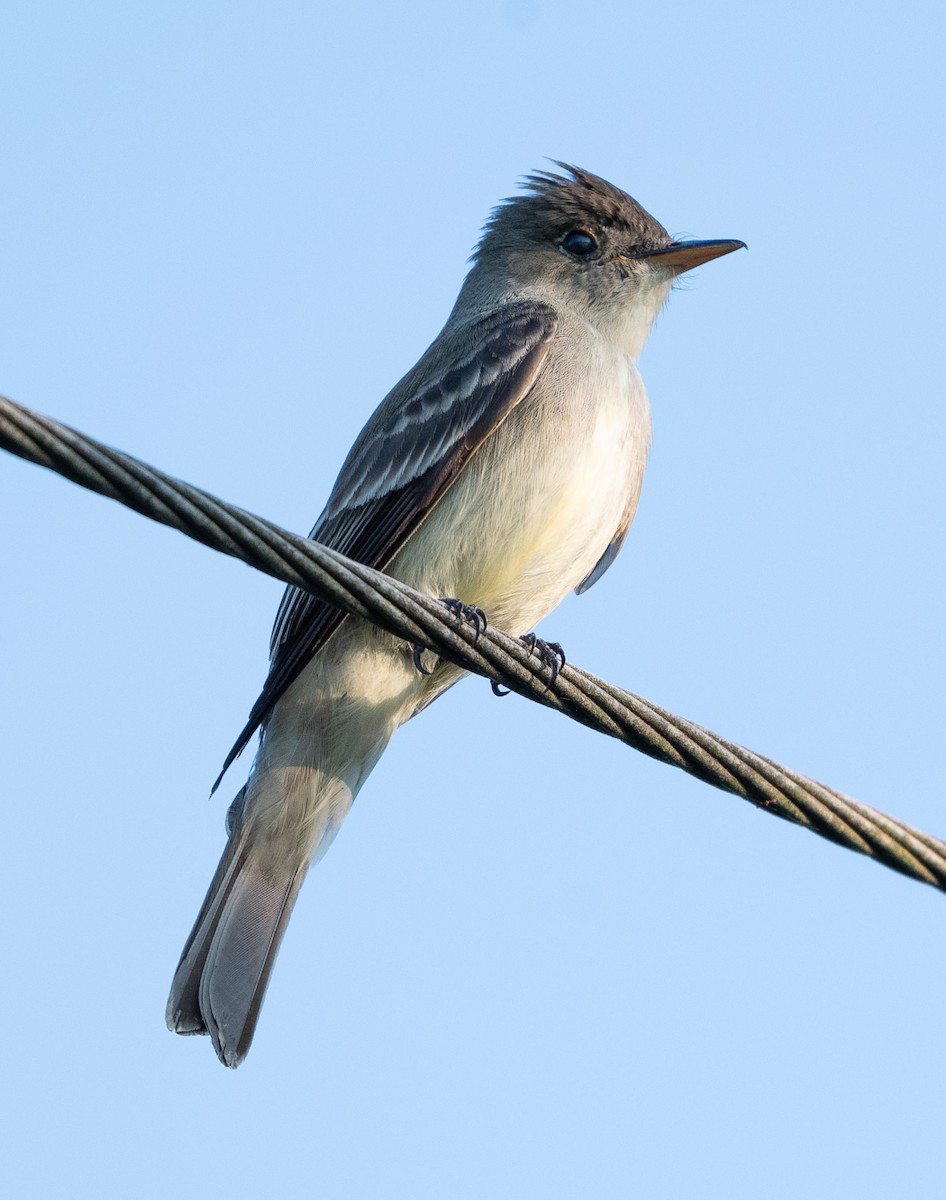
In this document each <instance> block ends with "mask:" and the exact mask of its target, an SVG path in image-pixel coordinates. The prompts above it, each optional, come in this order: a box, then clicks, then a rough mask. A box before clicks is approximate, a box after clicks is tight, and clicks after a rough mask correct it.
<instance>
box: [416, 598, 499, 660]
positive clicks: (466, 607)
mask: <svg viewBox="0 0 946 1200" xmlns="http://www.w3.org/2000/svg"><path fill="white" fill-rule="evenodd" d="M440 602H441V604H443V605H444V606H445V607H446V609H447V611H448V612H449V613H451V614H452V615H453V617H454V618H455V619H456V624H457V628H459V627H460V626H461V625H462V624H464V622H465V623H467V624H469V625H472V626H473V641H474V642H475V641H476V639H477V638H478V637H479V636H480V634H481V633H482V632H483V630H484V629H485V628H486V627H487V625H489V621H488V620H487V618H486V613H485V612H483V610H482V609H481V608H480V607H478V605H476V604H464V603H463V601H462V600H457V599H456V598H455V597H453V596H441V598H440ZM426 649H427V647H426V646H424V645H422V644H421V643H420V642H416V643H415V644H414V653H413V661H414V666H415V667H416V668H417V670H418V671H420V673H421V675H431V674H433V672H432V671H428V670H427V668H426V667H425V666H424V662H423V658H422V655H423V653H424V651H425V650H426Z"/></svg>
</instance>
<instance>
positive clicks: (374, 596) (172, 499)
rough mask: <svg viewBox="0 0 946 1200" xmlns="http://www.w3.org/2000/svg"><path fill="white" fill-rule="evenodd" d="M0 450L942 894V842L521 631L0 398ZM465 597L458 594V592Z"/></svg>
mask: <svg viewBox="0 0 946 1200" xmlns="http://www.w3.org/2000/svg"><path fill="white" fill-rule="evenodd" d="M0 447H2V448H3V449H5V450H8V451H9V452H10V453H11V454H15V455H18V456H19V457H21V458H25V459H27V460H29V461H30V462H34V463H37V464H38V465H40V466H44V467H48V468H49V469H50V470H52V471H56V472H57V473H58V474H60V475H63V476H65V477H66V478H67V479H70V480H72V481H73V482H74V483H78V484H80V485H81V486H82V487H86V488H89V489H91V490H92V491H95V492H100V493H101V494H102V495H103V496H108V497H109V498H110V499H113V500H117V501H119V502H120V503H121V504H124V505H127V506H128V507H129V508H133V509H134V510H135V511H136V512H139V513H141V514H142V515H143V516H146V517H150V518H151V519H152V520H154V521H159V522H160V523H162V524H164V525H169V526H170V527H171V528H173V529H178V530H180V531H181V532H182V533H185V534H187V536H188V537H192V538H194V539H195V540H196V541H199V542H202V543H203V544H204V545H206V546H210V547H212V548H213V549H215V550H219V551H221V552H222V553H224V554H229V555H231V556H233V557H234V558H238V559H241V560H242V561H243V562H245V563H247V564H249V565H250V566H251V567H255V568H256V569H257V570H259V571H263V572H265V573H266V574H268V575H272V576H274V577H275V578H277V579H281V580H283V581H284V582H285V583H291V584H295V585H296V586H297V587H301V588H303V589H305V590H306V591H308V592H311V593H313V595H316V596H319V597H321V598H323V599H325V600H328V601H330V602H331V603H332V604H335V605H338V607H340V608H343V609H345V610H346V611H347V612H350V613H355V614H357V615H358V616H361V617H365V618H366V619H368V620H370V621H373V622H374V623H375V624H376V625H378V626H380V627H381V628H382V629H385V630H387V631H388V632H389V633H393V634H395V635H397V636H398V637H401V638H403V639H405V640H406V641H407V642H410V643H415V644H416V643H420V644H422V645H424V646H426V647H428V648H429V649H430V650H431V651H433V652H434V653H435V654H438V655H440V656H441V657H443V658H446V659H449V660H450V661H451V662H453V663H456V664H457V665H458V666H461V667H463V668H465V669H466V670H468V671H471V672H473V673H475V674H477V675H482V676H485V677H486V678H488V679H492V680H496V681H498V682H499V683H501V684H503V685H504V686H505V687H507V688H510V689H511V690H512V691H515V692H518V693H519V694H520V695H522V696H526V697H528V698H529V699H531V700H536V701H538V702H539V703H540V704H544V705H546V706H547V707H549V708H554V709H557V710H558V711H559V712H562V713H564V714H565V715H566V716H569V717H571V718H573V719H574V720H576V721H580V722H581V723H582V724H583V725H587V726H588V727H589V728H591V729H596V730H598V731H599V732H600V733H606V734H608V735H609V736H611V737H615V738H619V739H620V740H621V741H622V742H624V743H625V744H626V745H628V746H631V747H633V748H634V749H635V750H639V751H641V752H642V753H644V754H647V755H649V756H650V757H651V758H656V759H659V760H660V761H661V762H666V763H670V764H672V765H673V766H676V767H680V768H681V769H682V770H684V771H687V772H688V773H689V774H691V775H694V776H696V778H698V779H701V780H703V781H704V782H705V783H710V784H712V785H713V786H714V787H718V788H721V789H722V790H724V791H727V792H732V793H734V794H735V795H737V796H741V797H743V798H744V799H746V800H749V801H750V802H751V803H753V804H755V805H757V806H758V807H759V808H762V809H764V810H765V811H766V812H770V813H774V814H776V815H777V816H780V817H783V818H785V819H786V820H789V821H793V822H795V823H796V824H799V825H804V826H806V827H807V828H809V829H811V830H813V831H814V832H815V833H818V834H820V835H821V836H822V837H826V838H829V839H830V840H831V841H833V842H837V843H838V844H839V845H842V846H847V847H848V848H849V849H851V850H856V851H858V852H860V853H861V854H867V855H869V856H870V857H872V858H874V859H876V860H877V861H878V862H881V863H884V864H885V865H886V866H888V867H892V868H893V869H894V870H896V871H900V872H902V873H903V874H905V875H909V876H912V877H913V878H914V879H919V880H921V881H922V882H924V883H929V884H931V885H933V886H934V887H937V888H940V889H941V890H944V891H946V843H944V842H942V841H940V840H939V839H938V838H934V837H932V836H930V835H929V834H925V833H922V832H921V831H919V830H917V829H913V828H911V827H910V826H909V825H905V824H903V823H902V822H901V821H898V820H896V819H895V818H893V817H890V816H887V815H886V814H885V813H882V812H880V811H878V810H877V809H874V808H871V807H869V806H868V805H865V804H860V803H859V802H858V801H856V800H852V799H851V798H850V797H848V796H845V795H843V794H842V793H841V792H837V791H835V790H834V789H833V788H829V787H826V786H825V785H824V784H821V783H817V782H816V781H815V780H813V779H808V778H807V777H806V776H804V775H800V774H798V773H797V772H795V771H791V770H789V769H787V768H786V767H783V766H780V765H779V764H778V763H776V762H773V761H772V760H771V759H768V758H763V757H762V756H761V755H758V754H754V753H753V752H752V751H751V750H746V749H745V748H744V747H742V746H738V745H736V744H734V743H732V742H729V741H726V740H725V739H724V738H721V737H719V736H717V735H716V734H714V733H710V732H709V731H708V730H706V729H703V728H701V727H700V726H698V725H694V724H693V723H692V722H690V721H687V720H684V719H683V718H682V717H678V716H675V715H674V714H673V713H669V712H667V711H665V710H664V709H661V708H658V707H657V706H656V705H654V704H651V703H649V702H648V701H647V700H643V699H641V698H640V697H639V696H635V695H632V694H631V693H630V692H626V691H624V690H623V689H622V688H618V687H615V686H614V685H613V684H610V683H608V682H606V681H605V680H603V679H598V678H596V677H595V676H593V675H589V674H588V673H587V672H585V671H582V670H581V669H580V668H578V667H575V666H574V665H572V664H571V663H567V664H565V665H564V666H563V667H562V668H561V670H560V671H559V673H558V675H557V677H556V678H555V679H554V680H551V679H550V674H551V672H550V669H549V667H548V666H547V665H546V663H545V662H543V661H542V660H541V659H540V658H539V657H538V656H537V655H535V654H533V653H532V652H531V651H530V649H529V648H528V647H527V646H526V645H524V644H523V642H522V641H520V640H519V639H517V638H512V637H510V636H508V635H507V634H505V633H502V632H501V631H500V630H497V629H494V628H493V627H492V626H489V627H488V628H487V629H485V630H483V631H482V632H479V633H478V632H477V631H476V630H475V629H474V628H473V626H472V625H470V624H467V623H465V622H458V621H457V619H456V617H455V616H454V615H453V614H452V613H450V612H449V611H448V610H447V609H446V608H445V607H444V605H443V604H442V603H441V602H440V601H439V600H437V599H434V598H432V597H429V596H424V595H422V594H421V593H419V592H415V591H413V590H412V589H411V588H409V587H406V586H405V585H404V584H402V583H399V582H398V581H397V580H395V579H391V578H390V577H389V576H386V575H384V574H382V573H381V572H379V571H375V570H373V569H372V568H370V567H366V566H363V565H362V564H360V563H356V562H353V561H352V560H351V559H348V558H346V557H345V556H344V555H342V554H338V553H337V552H336V551H334V550H330V549H329V548H328V547H326V546H322V545H320V544H319V543H317V542H313V541H311V540H310V539H308V538H304V537H300V536H299V535H297V534H292V533H289V532H287V531H286V530H284V529H280V528H279V526H278V525H274V524H273V523H272V522H271V521H267V520H265V519H264V518H262V517H257V516H254V515H253V514H252V513H248V512H245V511H244V510H242V509H239V508H236V507H234V506H233V505H230V504H226V503H225V502H224V501H222V500H218V499H217V498H216V497H214V496H212V495H210V494H209V493H208V492H204V491H201V490H200V489H199V488H195V487H192V486H191V485H190V484H187V483H184V482H182V481H181V480H178V479H174V478H172V477H171V476H169V475H165V474H164V473H163V472H161V471H158V470H156V469H155V468H154V467H151V466H148V465H147V464H145V463H143V462H141V461H140V460H139V459H136V458H133V457H132V456H131V455H128V454H123V453H122V452H121V451H118V450H113V449H111V448H110V447H108V446H104V445H102V444H101V443H100V442H97V441H94V440H93V439H92V438H89V437H86V436H85V435H84V434H81V433H78V432H77V431H76V430H74V429H71V428H69V427H68V426H66V425H62V424H60V423H59V422H58V421H54V420H52V419H51V418H49V417H45V416H42V415H41V414H39V413H35V412H32V411H31V410H29V409H27V408H24V407H23V406H21V405H19V404H16V403H15V402H14V401H12V400H8V399H6V398H5V397H2V396H0ZM461 599H462V597H461Z"/></svg>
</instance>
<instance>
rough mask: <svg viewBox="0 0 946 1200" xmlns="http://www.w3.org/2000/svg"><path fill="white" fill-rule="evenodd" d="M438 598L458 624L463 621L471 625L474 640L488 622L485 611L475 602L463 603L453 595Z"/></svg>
mask: <svg viewBox="0 0 946 1200" xmlns="http://www.w3.org/2000/svg"><path fill="white" fill-rule="evenodd" d="M440 599H441V603H442V604H444V605H446V607H447V611H448V612H451V613H453V615H454V617H456V622H457V625H458V626H459V625H462V624H463V622H464V621H466V622H467V623H468V624H470V625H472V626H473V640H474V641H476V639H477V638H478V637H479V636H480V634H481V633H482V632H483V630H484V629H485V628H486V626H487V625H488V624H489V621H487V619H486V613H484V612H483V610H482V609H481V608H479V607H478V606H477V605H476V604H464V603H463V601H462V600H457V599H455V598H454V597H453V596H441V598H440Z"/></svg>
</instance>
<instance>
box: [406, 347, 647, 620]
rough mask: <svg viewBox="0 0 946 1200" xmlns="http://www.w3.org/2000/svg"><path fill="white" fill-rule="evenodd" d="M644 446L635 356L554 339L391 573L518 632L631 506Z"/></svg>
mask: <svg viewBox="0 0 946 1200" xmlns="http://www.w3.org/2000/svg"><path fill="white" fill-rule="evenodd" d="M649 444H650V411H649V406H648V403H647V395H646V392H645V390H644V385H643V382H642V381H641V378H640V375H639V374H638V371H637V368H636V366H635V365H634V363H633V362H632V361H631V360H630V359H629V358H627V356H626V355H624V354H623V353H621V352H620V351H619V350H618V349H617V348H616V347H614V346H613V345H612V344H611V343H609V342H606V341H604V340H597V341H596V340H594V339H587V338H585V339H581V340H579V343H578V345H577V346H576V345H574V344H569V342H568V340H567V339H563V342H558V341H557V344H556V346H555V347H553V351H552V353H551V354H550V356H549V360H548V361H547V362H546V365H545V367H544V368H543V371H542V373H541V375H540V377H539V379H538V380H537V381H536V384H535V386H534V387H533V389H532V391H531V392H530V393H529V395H528V396H527V397H526V398H525V399H524V400H523V401H522V403H521V404H520V405H519V406H518V407H517V408H516V409H514V410H513V412H512V413H511V414H510V415H509V417H508V418H507V419H506V421H504V422H503V424H502V425H501V426H500V427H499V428H498V429H497V430H496V431H495V433H493V434H492V436H491V437H490V438H489V439H488V441H487V442H486V443H485V444H484V445H483V447H482V448H481V449H480V451H479V452H478V454H477V455H476V456H475V458H474V459H473V460H472V461H471V462H470V463H469V464H468V466H467V467H466V469H465V470H464V471H463V473H462V474H461V476H460V478H459V479H458V480H457V482H456V483H455V484H454V485H453V487H452V488H451V489H450V491H449V492H448V493H447V494H446V495H445V496H444V498H443V500H442V501H441V502H440V504H438V505H437V507H436V508H435V510H434V511H433V512H432V513H431V515H430V517H429V518H428V519H427V520H426V521H425V522H424V524H423V525H422V526H421V527H420V529H419V530H418V531H417V533H416V534H415V535H414V537H412V538H411V540H410V542H409V543H408V544H407V546H405V548H404V550H402V551H401V553H400V554H399V555H398V556H397V557H396V559H395V560H394V562H393V563H392V564H391V568H390V569H391V572H392V574H396V575H397V576H398V577H399V578H401V579H403V580H404V581H405V582H407V583H410V584H411V585H412V586H415V587H417V588H419V589H420V590H422V591H426V592H428V593H431V594H434V595H441V596H446V595H450V596H457V597H458V598H460V599H461V600H463V601H464V602H465V603H468V604H477V605H479V606H480V607H482V608H483V609H484V610H485V611H486V612H487V614H488V615H489V618H490V620H491V621H492V622H493V623H494V624H496V625H497V626H499V627H500V628H505V629H507V631H509V632H511V633H523V632H525V631H526V630H527V629H530V628H531V627H532V626H533V625H534V624H536V623H537V622H538V621H539V620H541V618H542V617H544V616H545V615H547V613H549V612H550V611H551V610H552V609H553V608H554V607H555V606H556V605H557V604H558V603H560V601H561V600H562V599H564V597H565V596H566V595H567V594H568V592H569V591H571V590H572V589H573V588H575V587H576V586H577V585H578V584H579V583H580V582H581V581H582V580H583V579H584V578H585V577H586V576H587V575H588V574H589V573H590V572H591V570H592V569H593V568H594V566H595V564H596V563H597V562H598V560H599V559H600V558H601V556H602V554H603V553H604V552H605V550H606V549H607V547H608V546H609V545H610V543H611V541H612V539H613V537H614V535H615V533H616V532H617V531H618V529H619V528H620V527H621V526H622V525H623V524H624V523H625V522H626V520H627V519H628V510H629V509H630V510H631V512H632V511H633V507H634V506H635V505H636V501H637V495H638V492H639V490H640V484H641V479H642V477H643V472H644V466H645V463H646V459H647V450H648V447H649Z"/></svg>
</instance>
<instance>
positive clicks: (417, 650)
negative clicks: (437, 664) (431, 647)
mask: <svg viewBox="0 0 946 1200" xmlns="http://www.w3.org/2000/svg"><path fill="white" fill-rule="evenodd" d="M426 649H427V647H426V646H422V645H421V644H420V642H415V644H414V666H415V667H416V668H417V669H418V671H420V673H421V675H433V671H428V670H427V668H426V667H425V666H424V664H423V662H421V655H422V654H423V653H424V651H425V650H426Z"/></svg>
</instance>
